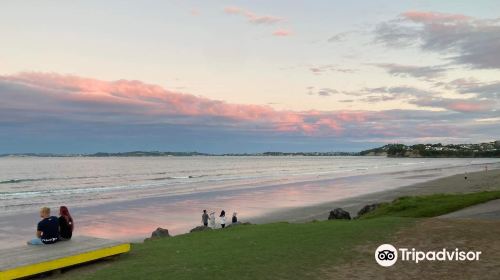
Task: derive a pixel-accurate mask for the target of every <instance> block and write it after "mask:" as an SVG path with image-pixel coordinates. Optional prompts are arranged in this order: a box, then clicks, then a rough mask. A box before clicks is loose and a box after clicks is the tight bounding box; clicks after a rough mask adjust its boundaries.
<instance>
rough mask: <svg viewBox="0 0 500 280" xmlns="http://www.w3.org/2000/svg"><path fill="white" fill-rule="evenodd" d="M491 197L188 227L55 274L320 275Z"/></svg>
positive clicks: (411, 201) (420, 199)
mask: <svg viewBox="0 0 500 280" xmlns="http://www.w3.org/2000/svg"><path fill="white" fill-rule="evenodd" d="M496 198H500V191H493V192H479V193H470V194H437V195H429V196H417V197H402V198H399V199H396V200H395V201H394V202H392V203H386V204H383V205H382V206H380V207H379V208H378V209H377V210H375V211H374V212H372V213H369V214H367V215H366V216H363V217H362V218H361V219H357V220H351V221H345V220H336V221H322V222H311V223H304V224H288V223H274V224H265V225H247V226H239V227H234V228H227V229H223V230H215V231H206V232H197V233H192V234H185V235H180V236H176V237H172V238H166V239H159V240H153V241H149V242H146V243H144V244H133V247H132V251H131V252H130V253H129V254H126V255H123V256H121V257H120V258H119V259H118V260H117V261H114V262H112V263H110V264H109V265H106V266H103V268H102V269H97V270H96V271H90V272H89V271H87V272H85V271H83V272H76V271H75V272H71V271H70V272H69V273H67V274H63V275H62V276H60V277H58V279H60V278H64V279H106V280H111V279H177V280H178V279H325V277H326V276H327V275H322V271H325V270H326V269H325V268H328V267H330V266H334V265H336V264H339V263H345V262H350V260H355V259H356V258H359V257H360V253H359V252H358V251H356V250H354V248H355V247H356V246H358V245H369V246H375V245H374V244H376V245H377V246H378V245H379V244H382V243H385V242H388V241H390V240H391V238H392V234H393V233H395V232H396V231H397V230H398V229H401V228H402V227H405V226H410V225H413V224H414V223H415V221H417V220H418V219H415V218H422V217H433V216H438V215H442V214H445V213H449V212H453V211H455V210H458V209H462V208H465V207H467V206H471V205H474V204H478V203H482V202H486V201H489V200H492V199H496ZM375 247H376V246H375ZM375 247H374V248H373V249H375ZM362 257H366V256H365V255H364V256H362ZM330 276H331V275H330Z"/></svg>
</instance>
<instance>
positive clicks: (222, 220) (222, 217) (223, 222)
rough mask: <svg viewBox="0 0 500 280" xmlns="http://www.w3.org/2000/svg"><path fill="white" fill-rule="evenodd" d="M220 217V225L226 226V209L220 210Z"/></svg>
mask: <svg viewBox="0 0 500 280" xmlns="http://www.w3.org/2000/svg"><path fill="white" fill-rule="evenodd" d="M219 218H220V226H221V227H222V228H224V227H226V211H224V210H222V212H220V215H219Z"/></svg>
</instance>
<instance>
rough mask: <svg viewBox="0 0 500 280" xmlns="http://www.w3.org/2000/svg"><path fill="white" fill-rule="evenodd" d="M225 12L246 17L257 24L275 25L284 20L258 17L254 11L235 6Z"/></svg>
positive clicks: (272, 17) (265, 16)
mask: <svg viewBox="0 0 500 280" xmlns="http://www.w3.org/2000/svg"><path fill="white" fill-rule="evenodd" d="M224 12H225V13H226V14H230V15H241V16H243V17H245V18H246V19H247V20H248V21H249V22H251V23H256V24H274V23H278V22H280V21H283V20H284V19H283V18H282V17H277V16H271V15H258V14H256V13H254V12H252V11H249V10H245V9H242V8H239V7H234V6H231V7H226V8H224Z"/></svg>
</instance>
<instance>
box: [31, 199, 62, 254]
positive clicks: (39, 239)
mask: <svg viewBox="0 0 500 280" xmlns="http://www.w3.org/2000/svg"><path fill="white" fill-rule="evenodd" d="M40 218H42V220H41V221H40V222H38V225H37V228H36V238H34V239H32V240H30V241H28V242H27V243H28V245H43V244H53V243H56V242H57V241H59V222H58V220H57V217H54V216H50V208H48V207H43V208H42V209H40Z"/></svg>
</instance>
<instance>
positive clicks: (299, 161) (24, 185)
mask: <svg viewBox="0 0 500 280" xmlns="http://www.w3.org/2000/svg"><path fill="white" fill-rule="evenodd" d="M498 162H500V160H498V159H427V158H426V159H422V158H385V157H127V158H115V157H108V158H87V157H72V158H31V157H11V158H0V240H2V241H3V242H4V243H3V245H2V244H1V242H0V248H1V247H5V244H7V243H9V244H12V243H11V240H10V239H12V236H11V234H10V233H11V232H12V231H15V232H19V235H20V236H26V237H29V236H30V235H31V234H32V232H33V227H34V225H35V224H36V222H37V220H38V215H37V210H38V208H39V207H41V206H49V207H51V208H53V209H54V208H55V209H57V208H58V206H60V205H67V206H69V207H70V209H71V210H72V211H73V215H74V216H75V220H76V224H77V233H80V234H86V235H93V236H99V237H107V238H119V239H128V238H131V237H137V238H139V237H143V236H145V235H147V234H148V233H150V232H151V231H152V230H153V229H154V228H156V227H157V226H164V227H168V228H169V230H171V232H173V233H174V234H178V233H183V232H186V231H187V230H188V229H189V228H191V227H194V226H196V225H198V224H199V223H200V222H199V220H200V217H199V216H200V215H201V214H200V212H201V210H202V209H208V210H209V211H214V212H218V211H220V210H221V209H225V210H226V212H227V213H228V214H231V213H232V212H238V215H239V216H240V219H243V220H245V219H250V218H251V217H255V216H259V215H265V214H267V213H271V212H272V211H276V210H282V209H286V208H291V207H301V206H308V205H314V204H319V203H324V202H328V201H334V200H337V199H342V198H347V197H352V196H356V195H362V194H366V193H370V192H376V191H383V190H387V189H390V188H396V187H399V186H404V185H408V184H412V183H416V182H420V181H423V180H428V179H430V178H437V177H440V176H446V175H450V174H456V173H460V172H467V171H470V172H472V171H474V170H478V169H481V168H483V166H484V165H485V164H493V163H498Z"/></svg>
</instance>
